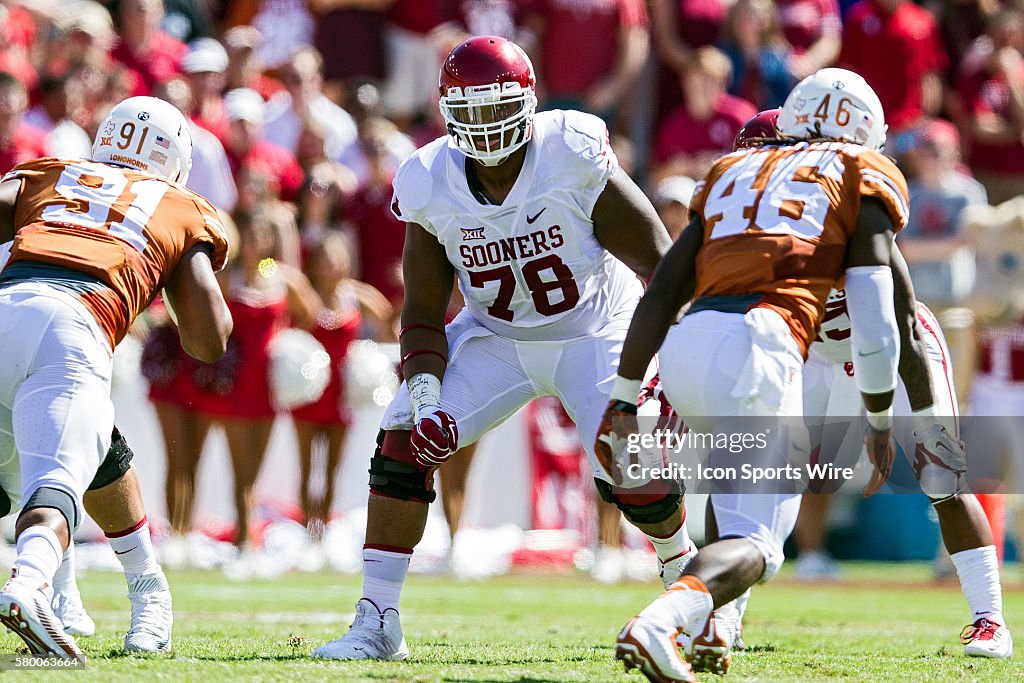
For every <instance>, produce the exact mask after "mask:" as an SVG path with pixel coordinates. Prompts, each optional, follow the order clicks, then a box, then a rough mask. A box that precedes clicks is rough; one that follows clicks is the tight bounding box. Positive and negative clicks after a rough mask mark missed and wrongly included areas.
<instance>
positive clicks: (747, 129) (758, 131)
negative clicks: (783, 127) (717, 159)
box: [732, 109, 782, 151]
mask: <svg viewBox="0 0 1024 683" xmlns="http://www.w3.org/2000/svg"><path fill="white" fill-rule="evenodd" d="M781 111H782V110H781V109H765V110H764V111H760V112H758V113H756V114H754V116H753V117H752V118H751V119H750V120H749V121H747V122H746V123H744V124H743V127H742V128H740V130H739V132H738V133H736V141H735V142H733V144H732V149H733V151H736V150H737V149H746V148H748V147H756V146H757V143H756V141H757V140H759V139H763V138H777V137H779V129H778V128H776V127H775V124H776V123H777V122H778V120H779V112H781Z"/></svg>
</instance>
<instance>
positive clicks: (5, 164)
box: [0, 72, 46, 174]
mask: <svg viewBox="0 0 1024 683" xmlns="http://www.w3.org/2000/svg"><path fill="white" fill-rule="evenodd" d="M27 108H28V93H27V92H26V91H25V86H24V85H22V83H21V81H19V80H18V79H17V78H15V77H14V76H12V75H11V74H9V73H6V72H0V174H2V173H7V172H8V171H10V170H11V169H12V168H14V167H15V166H17V165H18V164H20V163H21V162H23V161H28V160H30V159H38V158H39V157H44V156H46V134H45V133H44V132H43V131H41V130H38V129H36V128H33V127H31V126H29V125H27V124H26V123H25V122H24V121H23V120H22V117H23V116H24V115H25V110H26V109H27Z"/></svg>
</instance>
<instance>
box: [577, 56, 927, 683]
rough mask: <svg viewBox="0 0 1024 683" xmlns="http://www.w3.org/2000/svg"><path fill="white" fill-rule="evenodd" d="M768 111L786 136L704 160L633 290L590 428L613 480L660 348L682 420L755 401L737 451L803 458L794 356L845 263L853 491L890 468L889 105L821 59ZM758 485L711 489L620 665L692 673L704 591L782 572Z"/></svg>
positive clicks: (721, 414)
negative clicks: (855, 435)
mask: <svg viewBox="0 0 1024 683" xmlns="http://www.w3.org/2000/svg"><path fill="white" fill-rule="evenodd" d="M778 128H779V130H780V132H781V133H782V135H783V138H782V139H780V140H777V141H775V144H765V145H762V146H760V147H757V148H754V149H745V150H740V151H738V152H735V153H733V154H730V155H728V156H725V157H723V158H722V159H720V160H718V161H717V162H716V163H715V164H714V166H713V167H712V168H711V170H710V171H709V172H708V174H707V176H706V177H705V179H704V181H703V182H702V183H701V185H700V186H699V187H698V190H697V192H696V193H695V196H694V200H693V202H692V203H691V210H692V211H693V214H694V215H693V219H692V221H691V223H690V225H689V226H688V227H687V228H686V229H685V230H684V231H683V234H682V235H681V236H680V237H679V239H678V240H677V241H676V243H675V245H674V246H673V248H672V249H671V250H670V251H669V253H668V254H667V255H666V256H665V258H664V259H663V260H662V263H661V264H660V265H659V266H658V269H657V271H655V274H654V277H653V278H652V280H651V283H650V285H649V287H648V289H647V292H646V294H645V296H644V298H643V300H642V301H641V303H640V305H639V306H638V307H637V310H636V314H635V315H634V317H633V322H632V325H631V326H630V330H629V334H628V336H627V338H626V342H625V344H624V347H623V352H622V358H621V360H620V365H619V376H618V379H617V383H616V388H615V389H614V390H613V391H612V395H611V402H610V403H609V405H608V409H607V411H606V413H605V422H604V424H603V425H602V429H601V432H600V433H599V436H598V440H597V444H596V448H597V449H599V451H601V452H602V453H603V457H602V458H601V459H602V461H603V462H608V463H610V466H609V470H610V471H609V474H610V475H612V476H614V477H616V478H617V479H621V478H623V477H625V476H629V474H630V470H631V469H633V468H627V467H626V465H627V464H629V463H628V462H627V457H628V454H627V453H624V452H620V451H619V449H620V448H621V447H622V445H624V443H625V441H624V440H625V435H624V434H622V433H621V432H622V431H623V428H624V424H628V423H629V419H628V418H629V416H630V415H635V413H636V405H635V401H634V400H633V398H632V397H633V396H634V395H635V393H636V392H635V389H636V388H638V387H639V383H640V381H641V379H642V377H643V372H644V370H646V368H647V364H648V363H649V362H650V360H651V358H652V357H653V356H654V354H655V353H656V352H658V350H659V348H660V349H661V352H660V361H661V363H660V374H661V380H662V385H663V388H664V391H665V393H666V394H667V396H668V398H669V400H670V401H671V403H672V405H673V407H674V408H675V409H676V410H677V411H678V412H679V413H680V414H681V415H682V417H683V419H684V420H685V421H686V424H687V426H688V427H690V428H691V429H692V430H695V431H696V432H697V433H706V434H713V435H715V436H718V435H724V436H727V437H729V440H728V441H727V443H731V442H732V438H731V437H735V436H738V435H740V434H742V433H744V432H748V433H749V431H751V430H753V429H756V428H760V427H762V426H763V422H759V421H758V418H773V421H772V422H771V425H772V429H771V431H770V433H769V432H765V434H766V436H765V437H764V438H765V442H766V444H765V446H764V447H762V448H760V449H758V450H759V451H760V452H759V453H755V450H754V449H748V450H747V451H745V452H744V453H743V454H741V456H740V457H741V458H749V457H753V456H755V455H757V456H758V457H764V456H766V455H768V456H772V457H775V458H779V457H781V458H785V461H786V462H789V461H791V460H792V459H793V458H794V457H797V458H799V456H800V455H801V454H803V453H804V451H806V450H807V447H808V437H807V432H806V429H803V428H802V420H801V419H800V418H801V417H802V413H803V408H802V381H801V376H802V370H803V363H804V360H805V358H806V354H807V347H808V346H809V344H810V343H811V341H812V340H813V339H814V337H815V335H816V333H817V330H818V327H819V325H820V323H821V320H822V318H823V315H824V310H825V301H826V299H827V297H828V294H829V291H830V290H831V289H832V287H833V285H834V284H835V283H836V281H837V280H840V279H841V278H843V277H844V276H845V280H846V291H847V296H848V303H849V306H848V307H849V313H850V319H851V328H852V346H853V362H854V366H855V369H856V379H857V386H858V388H859V389H860V392H861V397H862V401H863V403H864V407H865V408H866V411H867V421H868V428H867V431H866V433H865V444H866V446H867V450H868V454H869V456H870V458H871V461H872V463H873V464H874V465H875V473H874V475H873V476H872V479H871V481H870V482H869V484H868V487H867V488H866V490H865V493H866V494H871V493H874V492H875V491H877V490H878V489H879V488H880V487H881V485H882V484H883V483H884V481H885V478H886V477H888V474H889V472H890V470H891V467H892V459H893V455H894V447H893V444H892V440H891V422H892V420H891V413H892V398H893V392H894V389H895V387H896V377H897V372H896V371H897V361H898V358H899V333H898V330H897V321H896V311H895V293H894V284H893V278H892V272H891V269H890V259H891V253H892V245H893V236H894V233H895V232H897V231H898V230H899V229H900V228H902V227H903V226H904V225H905V224H906V219H907V189H906V181H905V180H904V178H903V176H902V174H901V173H900V171H899V170H898V169H897V168H896V167H895V165H894V164H893V163H892V162H891V161H890V160H889V159H887V158H886V157H884V156H883V155H882V154H881V153H879V152H878V150H879V149H880V148H881V147H882V145H883V144H884V140H885V130H886V128H885V123H884V114H883V112H882V107H881V104H880V103H879V101H878V97H877V96H876V95H875V93H874V92H873V91H872V90H871V88H870V86H868V84H867V83H866V82H865V81H864V79H863V78H861V77H860V76H858V75H857V74H854V73H852V72H849V71H845V70H843V69H822V70H821V71H819V72H817V73H815V74H813V75H811V76H809V77H808V78H806V79H804V80H803V81H801V82H800V83H799V84H798V85H797V86H796V87H795V88H794V89H793V92H792V93H790V95H789V97H788V98H787V100H786V103H785V105H784V106H783V108H782V111H781V113H780V116H779V124H778ZM691 299H692V303H691V305H690V307H689V309H688V310H687V312H686V315H685V316H684V317H683V318H682V320H681V321H679V323H678V325H675V326H674V327H673V323H674V322H675V321H676V318H677V316H678V313H679V311H680V309H681V307H682V306H683V304H684V303H686V302H687V301H689V300H691ZM670 327H671V328H672V329H671V330H670ZM785 418H793V419H790V420H786V419H785ZM714 441H715V442H718V440H714ZM720 451H721V449H717V450H716V449H715V448H714V447H713V448H712V449H711V452H710V461H711V462H716V461H718V459H719V458H722V459H723V460H725V459H727V458H728V456H729V453H728V448H726V449H725V451H722V452H720ZM733 462H736V461H735V459H733ZM739 462H743V460H740V461H739ZM739 462H737V465H738V464H739ZM740 484H741V482H733V485H734V486H739V485H740ZM761 491H766V492H763V493H762V492H757V493H743V492H740V493H732V492H729V493H725V492H717V491H713V492H712V494H711V496H712V500H713V503H714V508H715V517H716V521H717V523H718V532H719V540H718V541H715V542H713V543H710V544H709V545H707V546H705V547H704V548H703V549H702V550H701V552H700V553H699V554H698V555H697V557H696V558H694V560H693V561H692V562H691V563H690V564H689V565H688V566H687V568H686V569H685V570H684V572H683V576H682V578H680V579H679V580H678V581H677V582H676V583H675V584H673V585H672V586H671V587H670V588H669V590H668V591H666V592H665V593H664V594H663V595H662V596H660V597H659V598H658V599H657V600H655V601H654V602H653V603H652V604H651V605H649V606H648V607H647V608H645V609H644V610H643V611H642V612H640V614H639V615H638V616H636V617H634V618H633V619H632V620H630V622H629V623H628V624H627V625H626V626H625V627H624V628H623V629H622V631H621V632H620V634H619V637H618V642H617V645H616V657H618V658H619V659H621V660H623V661H624V663H625V664H626V666H627V667H633V666H637V667H640V669H641V670H642V671H643V672H644V674H645V675H646V676H647V677H648V678H649V679H650V680H653V681H669V680H671V681H692V680H694V678H693V673H692V670H691V668H690V666H689V665H688V664H687V663H686V662H685V661H683V659H682V657H681V656H680V653H679V651H678V649H677V646H676V636H677V634H679V633H680V632H683V633H687V634H689V635H691V636H693V635H696V634H697V633H700V631H701V630H702V629H703V628H704V626H705V623H706V622H707V620H708V617H709V616H710V614H711V611H712V610H713V609H714V608H715V607H718V606H722V605H724V604H726V603H728V602H730V601H731V600H733V599H735V598H736V597H737V596H739V595H740V594H742V593H743V592H744V591H746V590H747V588H749V587H750V586H751V585H753V584H754V583H755V582H757V581H767V580H769V579H770V578H771V577H772V576H773V575H774V574H775V573H776V572H777V571H778V569H779V567H780V566H781V564H782V561H783V553H782V543H783V541H784V540H785V538H786V537H787V536H788V535H789V533H790V532H791V531H792V529H793V525H794V523H795V521H796V514H797V509H798V506H799V494H798V493H795V492H789V491H788V490H786V489H779V492H768V491H767V490H766V489H761Z"/></svg>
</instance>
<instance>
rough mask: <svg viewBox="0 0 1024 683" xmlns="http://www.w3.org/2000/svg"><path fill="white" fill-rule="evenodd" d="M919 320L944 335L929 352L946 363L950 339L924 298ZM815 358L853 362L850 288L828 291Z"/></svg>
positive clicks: (926, 326)
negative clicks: (943, 350)
mask: <svg viewBox="0 0 1024 683" xmlns="http://www.w3.org/2000/svg"><path fill="white" fill-rule="evenodd" d="M917 320H918V323H919V324H920V325H921V326H922V327H924V328H925V330H926V331H928V332H931V333H932V334H933V335H935V336H937V338H938V339H941V344H928V345H927V351H928V356H929V358H931V359H932V360H934V361H938V362H942V363H946V360H947V359H946V358H945V356H943V355H942V350H941V349H940V348H939V346H942V347H944V346H945V344H946V340H945V338H944V337H942V330H941V329H939V324H938V323H937V322H936V321H935V314H934V313H932V312H931V310H930V309H929V308H928V307H927V306H925V305H924V304H923V303H921V302H920V301H918V302H917ZM809 356H810V357H811V358H814V359H816V360H818V361H823V362H826V363H852V362H853V354H852V352H851V350H850V313H849V311H848V310H847V308H846V290H845V289H833V290H832V291H831V292H829V293H828V300H827V301H826V302H825V317H824V318H822V321H821V329H820V330H819V331H818V338H817V339H815V340H814V343H813V344H811V350H810V353H809Z"/></svg>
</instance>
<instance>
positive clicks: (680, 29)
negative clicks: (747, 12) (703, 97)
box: [648, 0, 728, 119]
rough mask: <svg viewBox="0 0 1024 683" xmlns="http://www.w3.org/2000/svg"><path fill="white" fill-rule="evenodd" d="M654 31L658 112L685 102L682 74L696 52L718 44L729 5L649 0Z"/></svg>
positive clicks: (693, 0)
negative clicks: (657, 70) (680, 86)
mask: <svg viewBox="0 0 1024 683" xmlns="http://www.w3.org/2000/svg"><path fill="white" fill-rule="evenodd" d="M648 4H649V5H650V8H651V34H652V36H653V38H654V47H655V50H656V51H657V55H658V60H659V61H660V63H661V68H660V69H659V71H660V73H659V74H658V85H657V89H658V115H659V119H660V118H662V117H663V116H664V115H665V114H667V113H668V112H669V111H671V110H672V109H674V108H675V107H676V106H677V105H678V104H679V103H680V102H682V101H683V93H682V91H681V90H680V88H679V74H680V73H682V71H683V69H684V68H686V64H687V62H689V61H690V58H691V57H692V55H693V51H694V50H696V49H698V48H702V47H707V46H709V45H717V44H718V41H719V38H721V35H722V27H723V26H724V25H725V16H726V10H727V7H728V5H727V4H726V3H725V2H724V1H723V0H649V3H648Z"/></svg>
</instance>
